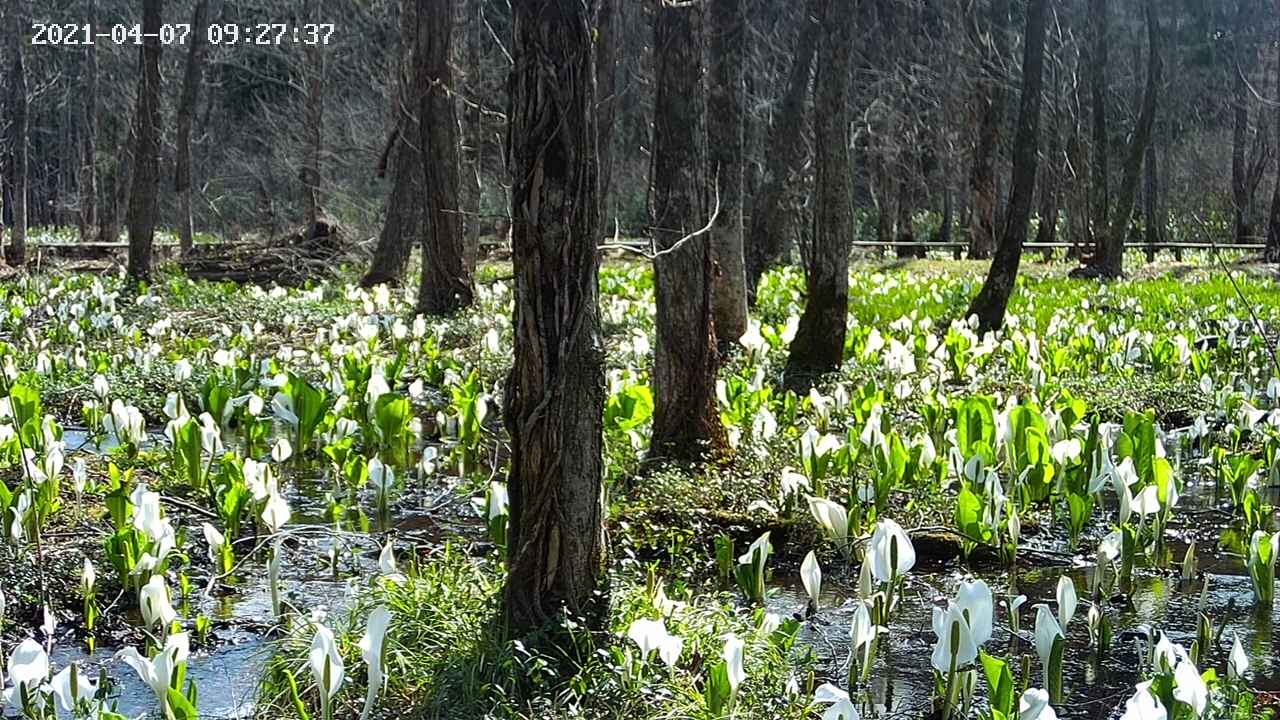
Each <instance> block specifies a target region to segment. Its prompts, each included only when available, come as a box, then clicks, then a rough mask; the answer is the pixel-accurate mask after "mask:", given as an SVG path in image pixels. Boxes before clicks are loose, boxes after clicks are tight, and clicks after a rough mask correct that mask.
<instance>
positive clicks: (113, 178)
mask: <svg viewBox="0 0 1280 720" xmlns="http://www.w3.org/2000/svg"><path fill="white" fill-rule="evenodd" d="M122 130H123V132H124V138H123V139H121V137H120V133H121V131H122ZM107 137H108V138H109V139H110V141H111V145H112V146H115V147H119V148H120V152H119V153H116V154H115V157H114V162H112V163H111V172H110V173H107V175H106V178H107V184H105V185H104V187H103V188H102V207H101V208H100V209H99V211H98V240H100V241H101V242H112V243H113V242H117V241H119V240H120V209H121V208H122V207H124V205H125V203H126V202H128V197H129V187H130V185H131V184H132V181H133V153H134V148H135V146H136V145H137V138H136V137H135V136H134V132H133V123H132V121H128V120H124V121H122V120H121V119H120V117H119V116H116V115H113V114H107ZM108 157H110V154H108Z"/></svg>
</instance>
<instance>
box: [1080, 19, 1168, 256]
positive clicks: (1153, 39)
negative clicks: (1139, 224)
mask: <svg viewBox="0 0 1280 720" xmlns="http://www.w3.org/2000/svg"><path fill="white" fill-rule="evenodd" d="M1154 3H1155V0H1143V8H1144V12H1145V14H1146V18H1147V46H1148V50H1147V86H1146V90H1144V91H1143V94H1142V109H1141V110H1140V111H1139V113H1138V122H1137V126H1136V127H1135V128H1134V131H1133V139H1132V140H1131V141H1130V143H1129V149H1128V152H1127V153H1126V155H1125V161H1124V171H1123V174H1122V176H1121V180H1120V192H1119V194H1118V195H1117V196H1116V203H1115V207H1114V209H1113V213H1112V216H1111V225H1110V227H1109V228H1108V229H1107V232H1106V234H1105V236H1104V237H1103V238H1102V240H1101V242H1100V243H1099V245H1100V247H1099V253H1098V256H1097V257H1096V262H1095V268H1096V270H1097V273H1098V275H1099V276H1100V277H1106V278H1116V277H1120V276H1122V275H1123V274H1124V243H1125V236H1126V235H1127V234H1128V232H1129V225H1130V222H1131V221H1132V219H1133V208H1134V204H1135V203H1136V201H1137V196H1138V185H1139V183H1140V181H1141V179H1142V159H1143V157H1145V156H1146V154H1147V145H1148V144H1149V143H1150V142H1151V128H1152V127H1153V126H1154V124H1155V119H1156V98H1157V95H1158V93H1159V91H1160V70H1161V65H1160V27H1159V21H1158V20H1157V18H1156V10H1155V5H1154Z"/></svg>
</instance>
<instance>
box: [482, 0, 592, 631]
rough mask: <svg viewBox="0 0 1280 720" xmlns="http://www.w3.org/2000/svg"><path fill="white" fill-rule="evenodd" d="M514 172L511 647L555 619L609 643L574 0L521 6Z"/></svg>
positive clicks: (581, 32)
mask: <svg viewBox="0 0 1280 720" xmlns="http://www.w3.org/2000/svg"><path fill="white" fill-rule="evenodd" d="M512 14H513V22H514V26H515V27H514V35H515V37H514V41H513V43H512V55H513V58H514V60H515V65H514V66H513V69H512V74H511V83H510V85H509V87H510V93H511V96H510V103H511V104H510V108H509V113H508V117H509V119H510V126H509V131H508V132H509V135H508V139H507V140H508V146H507V153H508V160H509V166H510V168H511V171H512V172H511V176H512V180H513V188H512V198H513V200H512V210H511V216H512V217H511V219H512V233H511V236H512V265H513V267H514V270H515V311H514V316H513V319H512V323H511V324H512V327H513V328H514V329H515V360H514V364H513V365H512V368H511V374H510V375H509V376H508V381H507V387H506V401H505V402H504V403H503V405H504V408H505V413H506V426H507V431H508V432H509V433H510V436H511V466H510V467H511V469H510V472H509V475H508V489H509V491H510V496H511V506H510V510H511V517H510V526H509V530H508V533H507V547H508V550H507V581H506V588H505V590H504V592H503V614H504V617H505V620H506V626H507V632H508V634H509V635H510V636H512V637H523V636H527V635H528V634H530V633H531V632H533V631H535V630H538V629H540V628H543V627H545V626H546V625H548V623H550V622H553V621H555V620H556V619H557V618H559V617H560V616H561V615H562V614H570V615H573V616H575V619H576V620H577V621H579V622H585V623H586V624H587V626H588V628H591V629H594V630H600V629H603V626H604V623H605V621H606V619H607V617H608V612H607V610H608V608H607V604H608V594H607V593H601V592H597V588H598V586H599V584H600V582H601V580H602V578H603V574H604V569H605V568H604V555H605V543H604V526H603V521H602V517H601V505H602V502H601V493H602V490H603V482H602V478H603V463H602V460H601V452H602V446H601V434H602V432H603V421H602V414H603V411H604V369H603V367H604V351H603V349H602V347H601V342H600V317H599V308H598V294H599V285H598V282H597V277H596V273H597V270H598V268H597V262H598V261H597V259H596V258H597V255H596V242H597V233H598V229H597V224H598V222H599V219H598V211H599V201H598V199H597V198H596V197H595V195H596V191H597V185H596V163H595V149H596V147H595V146H596V138H595V130H596V129H595V108H594V103H595V97H594V95H593V83H594V77H593V71H592V65H593V61H592V60H593V59H592V44H591V29H590V25H589V17H588V15H587V10H586V4H585V3H583V2H581V0H516V1H515V2H513V3H512Z"/></svg>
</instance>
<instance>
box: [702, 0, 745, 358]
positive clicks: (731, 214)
mask: <svg viewBox="0 0 1280 720" xmlns="http://www.w3.org/2000/svg"><path fill="white" fill-rule="evenodd" d="M743 5H744V0H710V2H709V5H708V7H709V9H710V14H711V22H710V36H711V63H710V64H711V68H710V75H711V77H710V80H709V86H708V92H707V112H708V113H709V116H708V118H707V125H708V127H707V133H708V138H710V141H711V142H710V143H709V147H708V154H709V160H710V163H711V178H710V180H711V184H712V192H718V193H719V197H720V214H719V215H718V216H717V217H716V222H715V226H714V227H712V228H711V252H712V261H713V262H714V263H715V271H714V273H713V276H712V309H713V315H714V317H715V328H716V341H717V342H718V343H719V345H720V347H722V348H728V347H732V346H734V345H735V344H736V343H737V342H738V338H740V337H742V334H743V333H745V332H746V331H747V291H746V283H747V278H746V265H745V263H746V261H745V259H744V257H743V252H744V250H743V217H742V179H743V160H742V149H743V142H744V139H745V138H744V137H743V131H744V125H743V118H744V117H745V115H746V110H745V105H746V97H745V94H746V86H745V85H743V79H742V78H743V71H742V67H743V65H744V64H745V60H746V58H745V52H744V48H745V44H744V43H745V40H746V33H747V28H746V16H745V9H744V7H743Z"/></svg>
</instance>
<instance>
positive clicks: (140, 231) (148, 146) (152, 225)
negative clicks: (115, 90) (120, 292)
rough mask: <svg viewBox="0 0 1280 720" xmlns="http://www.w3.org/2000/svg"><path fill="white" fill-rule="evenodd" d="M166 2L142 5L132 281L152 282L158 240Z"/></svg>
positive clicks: (130, 220)
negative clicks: (153, 249)
mask: <svg viewBox="0 0 1280 720" xmlns="http://www.w3.org/2000/svg"><path fill="white" fill-rule="evenodd" d="M163 4H164V0H143V2H142V33H143V41H142V48H141V50H139V53H138V59H139V66H140V69H139V72H138V104H137V108H138V109H137V112H136V114H135V116H134V119H133V120H134V127H135V130H134V138H135V145H134V160H133V164H134V168H133V182H132V184H131V185H130V190H129V214H128V217H127V219H126V222H127V224H128V226H129V268H128V272H129V277H130V278H132V279H133V280H135V281H149V280H150V279H151V245H152V242H153V240H154V239H155V230H156V206H157V200H158V196H159V194H160V133H161V127H160V8H161V6H162V5H163Z"/></svg>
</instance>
